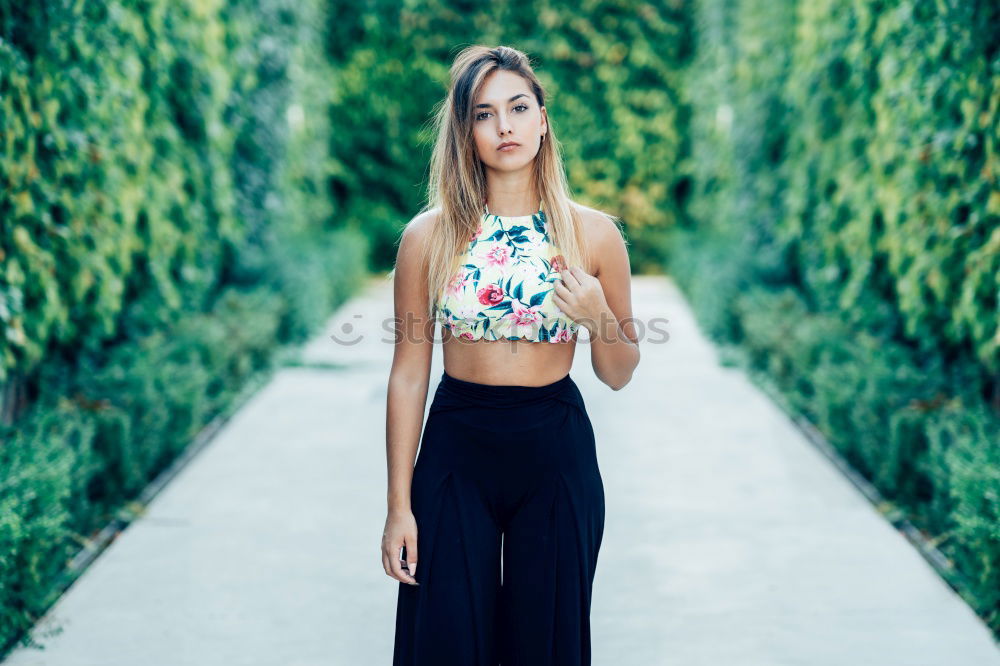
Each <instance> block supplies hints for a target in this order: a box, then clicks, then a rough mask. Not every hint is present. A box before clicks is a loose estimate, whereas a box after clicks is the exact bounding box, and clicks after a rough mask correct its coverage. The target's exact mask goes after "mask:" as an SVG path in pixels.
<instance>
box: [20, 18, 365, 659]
mask: <svg viewBox="0 0 1000 666" xmlns="http://www.w3.org/2000/svg"><path fill="white" fill-rule="evenodd" d="M325 21H326V15H325V7H324V5H323V4H322V3H321V2H319V1H317V0H314V1H312V2H305V3H303V2H292V1H291V0H256V1H253V2H251V1H250V0H228V1H227V2H223V1H222V0H214V1H213V0H209V1H205V0H184V1H181V2H178V1H176V0H144V1H140V2H136V3H124V2H116V1H114V0H99V1H93V0H88V1H87V2H83V1H82V0H53V1H52V2H45V3H22V2H14V1H12V0H0V123H2V125H0V130H2V142H0V179H2V181H3V184H4V187H3V188H2V190H0V223H2V228H0V265H2V270H0V331H2V335H0V384H6V385H7V386H8V387H10V386H20V387H21V388H22V390H21V393H23V394H24V395H26V396H27V398H28V400H27V401H26V405H22V406H21V408H19V409H18V410H17V412H16V414H14V419H13V421H12V422H10V423H7V424H5V425H2V426H0V442H2V445H0V470H2V474H0V655H2V653H4V652H5V651H6V650H8V649H9V648H10V647H12V646H13V644H14V643H15V642H16V641H17V640H18V639H19V638H26V635H25V633H24V632H25V631H26V630H27V629H28V628H29V627H30V626H31V625H32V624H33V622H34V621H36V620H37V619H38V617H39V616H40V615H41V614H42V613H43V612H44V611H45V610H46V609H47V608H48V606H49V605H50V604H51V603H52V602H53V601H54V600H55V598H56V597H57V596H58V594H59V593H60V592H61V589H62V587H63V586H64V585H65V584H66V583H67V582H68V580H66V579H67V576H68V575H69V573H68V571H67V569H66V563H67V560H68V559H69V558H70V557H71V556H72V555H73V554H74V553H75V552H76V551H78V550H79V549H80V547H81V546H82V545H83V544H84V543H86V541H87V540H88V539H89V538H90V536H91V535H92V533H93V532H94V530H95V529H98V528H100V527H101V526H103V525H104V524H105V523H106V522H107V521H108V520H109V519H110V518H111V517H113V516H114V515H116V513H117V511H119V510H120V508H121V507H123V506H124V505H126V504H127V503H128V502H129V501H130V500H132V499H134V498H136V497H137V495H138V494H139V493H140V492H141V491H142V490H143V489H144V488H145V487H146V486H147V484H148V483H149V482H150V480H151V479H153V478H154V477H155V476H156V475H157V474H158V473H159V472H160V471H162V470H163V469H164V468H165V467H167V466H168V465H169V464H170V463H171V462H172V461H173V460H175V459H176V457H177V456H178V455H179V454H180V453H181V452H182V451H183V450H184V449H185V448H186V447H188V446H189V445H190V443H191V441H192V438H193V437H194V435H195V434H196V433H197V432H198V431H199V430H201V429H202V428H203V427H204V426H205V425H206V424H207V423H208V422H209V421H210V420H211V419H212V418H213V417H215V416H216V415H218V414H220V413H223V412H225V411H226V410H227V409H228V408H229V407H231V405H232V404H233V401H234V399H236V398H237V397H238V396H239V395H240V392H241V390H242V389H243V388H244V387H246V386H247V385H248V382H249V381H250V380H251V379H252V378H259V377H264V376H266V374H267V373H268V372H270V371H271V370H272V369H273V367H274V364H275V352H276V350H278V349H280V347H281V346H282V345H286V344H293V343H298V342H301V341H303V340H305V339H306V338H307V337H308V336H309V335H311V334H314V333H315V332H316V331H317V328H318V326H319V325H320V324H321V323H322V322H323V321H324V320H325V319H326V317H327V316H328V315H329V314H330V312H331V311H332V310H333V309H334V308H335V307H336V306H337V305H338V304H339V303H341V302H342V301H344V300H345V299H346V298H347V297H348V296H349V295H350V294H351V293H352V291H353V290H354V289H356V288H357V286H358V284H359V280H360V279H362V278H363V277H364V276H365V275H366V269H367V266H366V263H367V255H368V253H369V246H368V244H367V241H366V239H365V238H364V236H363V235H361V234H360V233H358V232H357V231H356V230H352V229H346V228H341V225H340V224H339V221H337V222H335V219H336V218H337V215H336V212H337V211H336V208H335V205H334V204H335V202H334V201H333V199H332V197H331V194H330V190H329V187H328V186H329V178H330V173H331V170H330V161H329V159H328V154H329V153H328V151H329V145H328V143H327V140H328V137H329V136H330V134H331V129H330V120H331V118H330V113H329V110H330V103H331V97H330V91H331V86H330V83H329V81H330V79H331V76H332V70H331V69H330V66H329V63H328V61H327V58H326V56H325V53H324V45H323V39H322V37H323V32H322V31H323V26H324V24H325Z"/></svg>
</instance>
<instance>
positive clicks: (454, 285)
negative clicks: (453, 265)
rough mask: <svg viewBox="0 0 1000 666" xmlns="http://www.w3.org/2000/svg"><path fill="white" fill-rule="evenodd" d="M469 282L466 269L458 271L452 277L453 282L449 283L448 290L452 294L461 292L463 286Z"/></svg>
mask: <svg viewBox="0 0 1000 666" xmlns="http://www.w3.org/2000/svg"><path fill="white" fill-rule="evenodd" d="M468 283H469V280H468V278H466V277H465V271H461V270H460V271H458V272H457V273H455V276H454V277H453V278H451V282H449V283H448V291H449V293H452V294H459V293H461V291H462V288H463V287H465V285H467V284H468Z"/></svg>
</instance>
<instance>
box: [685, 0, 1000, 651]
mask: <svg viewBox="0 0 1000 666" xmlns="http://www.w3.org/2000/svg"><path fill="white" fill-rule="evenodd" d="M697 12H698V17H697V33H698V41H699V44H698V57H697V59H696V62H695V64H694V65H693V67H692V68H691V71H690V79H689V84H688V85H687V87H686V88H685V90H686V91H687V102H688V103H689V104H690V105H691V107H692V109H693V111H692V116H691V118H692V121H691V136H692V141H693V159H692V161H691V164H692V168H691V170H690V176H691V182H692V188H691V197H690V198H689V199H688V200H687V201H686V202H685V204H686V210H687V212H688V218H687V219H686V220H685V222H684V223H683V224H682V225H680V227H679V228H678V229H677V230H676V232H675V233H674V234H672V236H671V241H672V242H671V245H670V252H671V259H670V266H671V268H672V269H673V271H674V273H675V274H676V275H677V277H678V279H679V281H680V282H681V283H682V285H683V286H684V288H685V290H686V291H687V292H688V294H689V295H690V297H691V300H692V302H693V305H694V307H695V309H696V311H697V313H698V316H699V319H700V321H701V322H702V324H703V326H704V328H705V329H706V330H707V331H708V332H709V333H710V334H711V335H712V336H713V337H715V338H716V339H717V340H719V341H721V342H723V343H732V344H734V345H738V347H739V349H740V350H741V352H742V353H741V355H738V357H742V359H743V361H744V362H745V364H746V366H747V367H748V368H749V369H750V370H751V371H752V372H753V373H755V374H759V375H760V376H764V377H766V378H767V381H768V382H769V383H773V384H774V385H776V386H777V387H778V388H779V389H780V390H781V391H782V393H783V394H784V395H785V397H786V399H787V401H788V403H789V404H790V405H791V406H792V407H793V408H794V409H795V410H796V411H797V412H799V413H801V414H802V415H803V416H805V417H806V418H808V419H809V420H811V421H812V422H813V423H814V424H815V425H816V426H817V427H818V428H819V430H820V431H821V432H823V433H824V435H825V436H826V437H827V438H828V439H829V440H830V442H831V443H832V444H833V445H834V446H835V447H837V448H838V449H839V450H840V452H841V453H842V454H843V455H844V456H845V458H846V459H847V460H849V461H850V462H851V463H852V464H853V465H854V466H855V467H856V468H857V469H858V470H859V471H860V472H861V473H862V474H863V475H864V476H866V477H867V478H868V479H869V480H870V481H872V482H873V483H874V485H875V486H876V487H877V488H878V489H879V490H880V491H881V493H882V494H883V495H884V496H885V497H886V498H887V499H888V500H889V501H891V502H892V503H893V504H895V505H897V506H898V507H899V508H901V509H903V510H904V511H905V512H906V513H907V515H908V516H909V518H910V519H911V520H912V521H913V522H914V523H915V524H916V525H918V526H919V527H920V528H921V529H922V530H923V531H925V532H926V533H927V534H928V535H929V536H931V537H932V538H934V539H935V540H936V541H937V542H938V543H937V545H938V547H939V548H940V549H941V550H942V551H943V552H944V553H945V554H946V555H947V556H948V557H949V558H951V560H952V561H953V562H954V564H955V571H954V573H953V574H946V575H948V576H949V577H950V578H951V582H952V583H953V584H954V585H955V586H956V588H957V589H959V591H960V592H961V594H962V595H963V597H964V598H965V599H966V600H967V601H968V603H969V604H970V605H971V606H972V607H973V608H975V609H976V610H977V611H978V612H979V613H980V615H981V616H982V617H983V618H984V620H985V621H986V622H987V623H988V625H989V626H990V627H992V628H993V630H994V631H996V632H998V633H1000V531H998V525H1000V440H998V437H997V433H1000V309H998V295H1000V153H998V148H1000V131H998V130H1000V128H998V125H1000V6H997V5H996V3H991V2H987V1H986V0H970V1H969V2H962V3H952V2H948V3H933V2H924V1H921V0H881V1H879V2H866V1H864V2H863V1H861V0H820V1H818V2H810V3H796V2H792V1H791V0H785V1H780V0H779V1H776V2H772V3H748V2H743V3H732V4H730V3H719V2H712V1H709V0H702V2H700V3H698V9H697Z"/></svg>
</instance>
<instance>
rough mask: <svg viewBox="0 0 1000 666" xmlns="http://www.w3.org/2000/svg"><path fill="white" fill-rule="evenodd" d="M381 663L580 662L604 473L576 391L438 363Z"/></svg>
mask: <svg viewBox="0 0 1000 666" xmlns="http://www.w3.org/2000/svg"><path fill="white" fill-rule="evenodd" d="M410 505H411V508H412V510H413V515H414V518H415V519H416V523H417V571H416V575H415V578H416V580H417V582H419V583H420V584H419V585H409V584H407V583H402V582H401V583H399V597H398V602H397V609H396V633H395V649H394V654H393V666H498V665H502V666H584V665H589V664H590V663H591V651H590V600H591V590H592V586H593V581H594V573H595V570H596V566H597V555H598V551H599V549H600V546H601V538H602V535H603V532H604V485H603V482H602V479H601V474H600V470H599V469H598V465H597V455H596V449H595V441H594V430H593V427H592V425H591V422H590V418H589V416H588V415H587V410H586V406H585V405H584V402H583V396H582V395H581V394H580V390H579V388H578V387H577V385H576V383H575V382H574V381H573V380H572V379H571V378H570V376H569V375H566V376H565V377H563V378H562V379H560V380H558V381H556V382H553V383H551V384H547V385H545V386H512V385H491V384H479V383H475V382H468V381H465V380H461V379H457V378H455V377H452V376H451V375H448V374H447V373H443V375H442V377H441V381H440V383H439V384H438V387H437V390H436V392H435V393H434V397H433V400H432V402H431V407H430V410H429V412H428V417H427V422H426V424H425V425H424V431H423V437H422V441H421V445H420V449H419V452H418V454H417V458H416V463H415V466H414V470H413V482H412V485H411V492H410Z"/></svg>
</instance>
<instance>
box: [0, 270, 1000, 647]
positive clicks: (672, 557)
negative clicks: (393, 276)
mask: <svg viewBox="0 0 1000 666" xmlns="http://www.w3.org/2000/svg"><path fill="white" fill-rule="evenodd" d="M633 289H634V307H635V315H636V317H638V318H639V319H640V320H641V321H642V322H643V323H644V324H647V323H649V322H650V320H651V319H652V318H654V317H661V318H666V319H667V320H668V321H666V323H665V325H664V324H663V323H660V324H659V325H658V326H657V328H658V329H659V331H661V332H660V333H657V332H656V331H650V330H646V331H644V339H643V340H642V342H641V344H642V363H641V365H640V367H639V369H638V370H637V371H636V374H635V376H634V378H633V381H632V383H631V384H630V385H629V386H628V387H626V388H625V389H624V390H622V391H620V392H617V393H616V392H613V391H611V390H610V389H608V388H607V387H606V386H604V385H603V384H601V383H600V382H599V381H598V380H597V379H596V378H595V377H594V374H593V371H592V369H591V366H590V358H589V357H590V349H589V346H588V345H587V344H586V341H585V340H584V339H581V343H580V344H579V346H578V349H577V358H576V365H575V366H574V369H573V371H572V375H573V377H574V379H575V380H576V381H577V383H578V384H579V385H580V388H581V390H582V391H583V394H584V398H585V399H586V401H587V405H588V408H589V410H590V413H591V417H592V421H593V423H594V427H595V431H596V434H597V442H598V460H599V464H600V466H601V472H602V476H603V478H604V482H605V488H606V501H607V515H606V520H607V522H606V531H605V536H604V542H603V546H602V551H601V556H600V559H599V562H598V569H597V580H596V583H595V588H594V600H593V602H594V609H593V645H594V664H595V666H610V665H611V664H614V665H615V666H648V665H653V666H661V665H662V666H791V665H796V666H799V665H801V666H846V665H850V666H863V665H877V666H989V665H991V664H997V665H1000V651H998V649H997V647H996V645H995V644H994V641H993V640H992V638H991V636H990V634H989V632H988V631H987V630H986V628H985V627H984V626H983V624H982V623H981V622H980V621H979V619H978V618H977V617H976V616H975V614H974V613H973V612H972V611H971V610H970V609H969V608H968V607H967V606H966V605H965V603H964V602H962V600H961V599H960V598H958V597H957V596H956V595H955V594H954V593H953V592H952V591H951V590H950V589H949V588H948V586H947V585H946V584H945V583H944V582H942V581H941V580H940V579H939V578H938V576H937V575H936V574H935V572H934V571H933V570H932V569H931V568H930V566H929V565H927V564H926V563H925V561H924V560H923V559H922V557H921V556H920V555H919V554H918V553H917V552H916V551H915V550H914V549H913V548H912V547H911V546H910V545H909V544H908V542H907V541H906V540H905V538H904V537H903V536H901V535H900V534H898V533H897V532H896V531H895V530H894V529H893V528H892V527H891V525H889V524H888V523H887V522H886V521H885V520H884V519H883V518H882V517H880V516H879V514H878V513H877V512H876V511H875V510H874V509H873V508H872V507H871V506H870V504H869V503H868V501H867V500H866V499H865V498H864V497H863V496H862V495H861V494H860V493H859V492H858V491H857V490H856V489H855V488H854V486H852V485H851V484H850V483H849V482H848V481H847V480H846V479H845V478H844V477H843V476H842V475H841V474H840V473H839V472H838V471H837V470H836V469H835V467H834V466H833V465H831V464H830V463H829V462H828V461H827V459H826V458H825V457H823V456H822V455H821V454H820V453H819V452H818V451H817V450H816V449H815V448H813V446H812V445H811V444H810V443H809V442H808V441H807V440H805V439H804V438H803V436H802V435H801V434H800V433H799V432H798V430H797V429H796V428H795V427H794V426H793V425H791V423H790V422H789V421H788V420H787V419H786V418H785V416H784V415H783V414H782V413H781V411H780V410H779V409H778V408H777V407H776V406H774V405H773V404H772V403H771V402H770V401H769V400H768V399H767V398H766V397H765V396H764V395H762V394H761V393H760V392H759V391H758V390H757V389H755V388H754V387H753V386H752V385H751V384H750V383H749V382H748V380H747V379H746V378H744V376H743V375H742V374H741V373H740V372H739V371H737V370H733V369H727V368H723V367H720V366H719V365H718V364H717V362H716V356H715V352H714V350H713V348H712V347H711V346H710V345H709V343H708V342H707V341H706V340H705V339H704V338H703V337H702V335H701V334H700V332H699V331H698V329H697V327H696V325H695V323H694V321H693V319H692V316H691V313H690V311H689V310H688V307H687V305H686V303H685V302H684V301H683V299H682V297H681V295H680V294H679V292H678V291H677V289H676V288H675V287H674V286H673V285H672V283H671V282H669V281H667V280H665V279H663V278H653V277H649V278H646V277H643V278H636V279H635V280H634V283H633ZM391 317H392V292H391V284H390V283H389V282H387V281H385V280H375V281H373V282H372V284H371V287H370V289H369V290H367V291H366V292H365V293H364V294H362V295H360V296H358V297H357V298H356V299H354V300H353V301H352V302H350V303H349V304H347V305H346V306H345V307H344V308H342V309H341V311H340V312H339V313H338V314H337V316H336V317H334V318H333V319H332V320H331V322H330V325H329V327H328V330H327V333H326V334H325V335H323V336H320V337H319V338H317V339H316V340H314V341H312V342H311V343H310V344H309V345H308V346H306V347H305V348H304V351H303V357H304V359H305V360H306V361H307V362H308V363H310V364H317V365H314V366H309V365H307V366H305V367H301V368H287V369H284V370H282V371H280V372H279V373H278V374H277V376H276V377H275V378H274V380H273V381H272V382H271V383H270V384H269V385H268V386H267V387H266V388H265V389H263V390H262V391H261V392H259V393H258V394H257V395H256V396H255V397H254V398H253V399H252V400H251V402H250V403H249V404H248V405H247V406H245V407H244V408H243V409H242V410H241V411H240V412H239V413H238V414H237V415H236V416H235V417H234V419H233V420H232V421H231V422H230V423H229V424H227V426H226V427H225V428H224V429H223V430H222V432H221V433H220V434H219V435H218V437H217V438H216V439H215V440H214V441H213V442H212V443H211V445H210V446H209V447H208V448H207V449H206V450H204V451H203V452H202V453H201V454H199V455H198V456H197V457H196V458H195V459H194V460H193V462H192V463H191V464H190V465H189V466H188V467H187V468H185V469H184V470H183V471H182V472H181V473H180V475H179V476H178V477H177V478H176V479H174V481H173V482H172V483H171V484H170V485H169V486H167V487H166V488H165V489H164V491H163V492H162V493H161V494H160V495H159V496H158V497H157V498H156V499H155V500H154V502H153V503H152V505H151V506H150V507H149V511H148V514H147V515H145V516H144V517H143V518H142V519H140V520H139V521H138V522H136V523H135V524H133V525H132V526H131V527H130V528H129V529H128V530H126V531H125V532H124V533H123V534H122V535H121V536H120V537H119V538H118V539H117V540H116V541H115V542H114V543H113V544H112V545H111V546H110V548H109V549H108V550H107V551H106V552H105V553H104V554H103V555H102V556H101V557H100V558H99V559H98V560H97V561H96V563H95V564H94V565H93V566H92V567H91V568H90V569H89V570H88V571H87V572H86V573H85V574H84V576H83V577H82V578H81V579H80V580H79V581H78V582H77V583H76V584H75V585H74V586H73V587H72V588H70V590H69V591H68V592H67V594H66V595H65V596H64V597H63V598H62V600H61V602H60V603H59V604H58V605H57V606H56V607H55V608H54V610H53V612H52V613H51V614H50V616H49V617H47V618H46V619H45V620H44V621H43V622H42V623H40V625H39V627H38V631H37V632H36V635H37V636H38V640H39V641H41V642H42V643H43V644H44V645H45V646H46V648H47V649H46V650H45V651H43V652H39V651H37V650H31V649H29V650H21V651H18V652H16V653H15V654H13V655H12V656H11V657H10V658H9V659H8V660H7V661H6V662H4V663H5V664H6V665H7V666H29V665H30V666H41V665H44V666H70V665H72V666H242V665H247V666H341V665H343V666H388V664H390V663H391V654H392V637H393V635H392V631H393V619H394V612H395V601H396V590H397V583H396V582H395V581H393V580H392V579H390V578H389V577H387V576H386V575H385V573H384V572H383V570H382V564H381V559H380V556H379V541H380V538H381V533H382V527H383V523H384V520H385V484H386V470H385V386H386V379H387V373H388V368H389V363H390V360H391V355H392V346H391V335H389V333H387V330H391V326H390V325H389V324H391ZM345 325H346V326H349V328H347V329H345V328H343V326H345ZM350 327H353V328H350ZM663 331H666V333H667V334H668V336H669V340H666V341H665V340H664V339H663V338H664V335H663V333H662V332H663ZM331 334H336V335H338V336H340V338H341V339H342V340H352V339H357V340H359V342H357V344H350V345H349V344H338V343H335V342H334V341H333V340H331V339H330V338H329V337H328V336H329V335H331ZM583 335H586V333H585V332H584V333H583ZM581 337H582V336H581ZM323 364H333V366H330V367H324V365H323ZM340 364H343V366H344V367H343V368H339V367H336V366H337V365H340ZM440 373H441V355H440V348H438V349H436V350H435V358H434V369H433V371H432V375H431V386H430V391H431V394H433V391H434V387H435V385H436V383H437V381H438V378H439V377H440ZM52 631H56V632H58V633H57V634H56V635H52V636H48V637H47V636H46V635H45V633H46V632H52Z"/></svg>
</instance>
